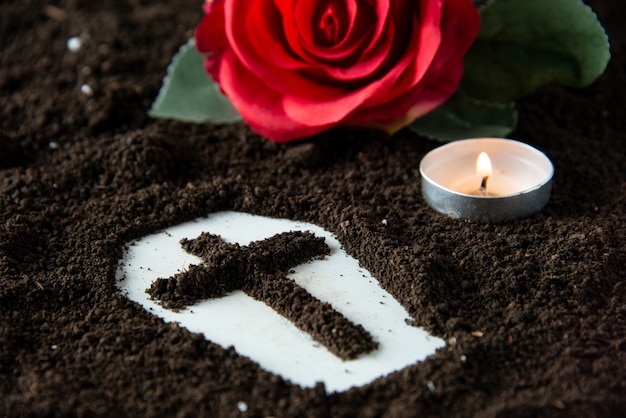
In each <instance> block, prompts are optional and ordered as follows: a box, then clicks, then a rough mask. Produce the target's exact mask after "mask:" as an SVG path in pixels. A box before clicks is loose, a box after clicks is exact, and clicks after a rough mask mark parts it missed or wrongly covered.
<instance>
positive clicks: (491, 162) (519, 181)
mask: <svg viewBox="0 0 626 418" xmlns="http://www.w3.org/2000/svg"><path fill="white" fill-rule="evenodd" d="M420 174H421V176H422V194H423V196H424V199H425V200H426V202H427V203H428V205H429V206H430V207H432V208H433V209H434V210H436V211H437V212H439V213H442V214H444V215H448V216H451V217H453V218H458V219H463V220H467V221H473V222H493V223H497V222H505V221H509V220H513V219H518V218H524V217H527V216H530V215H532V214H533V213H536V212H538V211H540V210H541V209H542V208H543V207H544V206H545V205H546V204H547V203H548V200H549V199H550V191H551V188H552V176H553V174H554V166H553V165H552V162H551V161H550V159H549V158H548V157H547V156H546V155H545V154H544V153H542V152H541V151H539V150H537V149H536V148H533V147H531V146H530V145H527V144H524V143H522V142H519V141H514V140H512V139H506V138H476V139H464V140H460V141H454V142H451V143H449V144H446V145H444V146H441V147H439V148H436V149H434V150H433V151H431V152H429V153H428V154H427V155H426V156H425V157H424V158H423V159H422V161H421V163H420Z"/></svg>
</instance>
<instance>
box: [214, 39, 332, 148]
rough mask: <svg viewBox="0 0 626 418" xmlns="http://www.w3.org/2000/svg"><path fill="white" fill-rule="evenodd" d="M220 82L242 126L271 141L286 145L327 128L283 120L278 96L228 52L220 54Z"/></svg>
mask: <svg viewBox="0 0 626 418" xmlns="http://www.w3.org/2000/svg"><path fill="white" fill-rule="evenodd" d="M220 78H221V86H222V90H223V91H224V92H225V94H226V95H227V96H228V97H229V99H230V101H231V103H232V104H233V105H234V106H235V107H236V108H237V110H238V111H239V113H240V114H241V116H242V118H243V119H244V120H245V121H246V123H247V124H248V125H250V127H251V128H252V129H254V130H255V131H256V132H258V133H259V134H261V135H263V136H265V137H267V138H269V139H271V140H273V141H276V142H286V141H290V140H293V139H296V138H302V137H305V136H311V135H314V134H316V133H318V132H322V131H324V130H326V129H328V128H329V127H330V125H318V126H308V125H305V124H302V123H299V122H297V121H294V120H293V119H291V118H290V117H289V116H287V115H286V113H285V112H284V109H283V106H282V100H283V97H282V95H281V94H279V93H277V92H276V91H274V90H272V89H270V88H268V87H267V84H266V83H265V81H264V80H263V79H260V78H258V77H256V76H255V75H254V74H253V73H251V72H249V71H248V70H247V69H246V68H245V67H243V66H242V65H241V63H240V62H239V61H238V59H237V57H236V56H235V55H234V54H233V53H232V52H230V51H229V52H226V53H225V54H224V57H223V61H222V71H221V76H220Z"/></svg>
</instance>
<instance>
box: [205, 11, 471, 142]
mask: <svg viewBox="0 0 626 418" xmlns="http://www.w3.org/2000/svg"><path fill="white" fill-rule="evenodd" d="M205 12H206V15H205V16H204V18H203V20H202V21H201V22H200V24H199V25H198V27H197V29H196V46H197V48H198V50H199V51H200V52H202V53H208V54H209V55H208V56H207V58H206V62H205V68H206V70H207V71H208V73H209V74H210V75H211V76H212V78H213V79H214V80H215V81H216V82H217V83H219V85H220V87H221V89H222V91H223V92H224V94H225V95H226V96H227V97H228V98H229V100H230V101H231V103H232V104H233V105H234V106H235V107H236V108H237V110H238V111H239V113H240V114H241V116H242V117H243V119H244V120H245V121H246V122H247V123H248V124H249V125H250V126H251V127H252V128H253V129H254V130H256V131H257V132H258V133H260V134H261V135H264V136H266V137H267V138H269V139H271V140H274V141H277V142H284V141H289V140H293V139H296V138H301V137H305V136H309V135H313V134H315V133H318V132H321V131H324V130H326V129H328V128H330V127H333V126H336V125H340V124H342V125H351V126H367V127H377V128H382V129H385V130H387V131H388V132H390V133H392V132H395V131H396V130H398V129H400V128H401V127H403V126H405V125H407V124H409V123H411V122H412V121H413V120H415V119H416V118H418V117H420V116H423V115H424V114H426V113H428V112H430V111H431V110H433V109H435V108H436V107H438V106H440V105H441V104H442V103H444V102H445V101H446V100H447V99H448V98H449V97H450V96H451V95H452V93H454V92H455V91H456V89H457V88H458V85H459V82H460V79H461V75H462V73H463V56H464V55H465V52H466V51H467V49H468V48H469V47H470V45H471V44H472V42H473V41H474V39H475V38H476V35H477V33H478V27H479V23H480V17H479V14H478V11H477V9H476V7H475V6H474V4H473V3H472V1H471V0H394V1H392V0H378V1H374V0H213V1H212V2H208V3H207V4H205Z"/></svg>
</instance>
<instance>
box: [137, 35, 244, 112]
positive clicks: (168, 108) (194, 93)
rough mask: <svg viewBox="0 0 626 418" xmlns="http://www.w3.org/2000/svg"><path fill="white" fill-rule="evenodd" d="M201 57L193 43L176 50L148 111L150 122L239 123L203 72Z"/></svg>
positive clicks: (232, 108) (190, 42)
mask: <svg viewBox="0 0 626 418" xmlns="http://www.w3.org/2000/svg"><path fill="white" fill-rule="evenodd" d="M203 62H204V57H203V56H202V55H201V54H200V53H199V52H198V51H197V50H196V48H195V43H194V40H193V39H191V40H190V41H189V42H188V43H186V44H185V45H183V46H182V47H181V48H180V51H178V53H177V54H176V55H175V56H174V58H173V59H172V63H171V64H170V65H169V67H168V68H167V75H166V76H165V79H164V80H163V86H162V87H161V90H160V91H159V95H158V96H157V98H156V100H155V101H154V103H153V104H152V108H151V109H150V110H149V111H148V115H150V116H151V117H154V118H164V119H176V120H180V121H184V122H196V123H204V122H210V123H218V124H219V123H232V122H236V121H238V120H241V116H239V114H238V113H237V110H235V108H234V107H233V106H232V105H231V104H230V102H229V101H228V99H227V98H226V97H225V96H224V95H223V94H222V93H221V92H220V89H219V86H218V85H217V84H216V83H215V82H213V80H212V79H211V77H209V75H208V74H207V73H206V72H205V71H204V64H203Z"/></svg>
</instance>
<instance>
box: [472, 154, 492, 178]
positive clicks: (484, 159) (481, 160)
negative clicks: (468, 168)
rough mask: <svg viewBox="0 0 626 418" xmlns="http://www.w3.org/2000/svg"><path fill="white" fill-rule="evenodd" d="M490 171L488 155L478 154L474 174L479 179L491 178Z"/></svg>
mask: <svg viewBox="0 0 626 418" xmlns="http://www.w3.org/2000/svg"><path fill="white" fill-rule="evenodd" d="M492 171H493V170H492V168H491V159H489V155H487V153H486V152H481V153H480V154H478V159H477V160H476V174H478V175H479V176H480V177H481V178H485V177H489V176H491V173H492Z"/></svg>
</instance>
